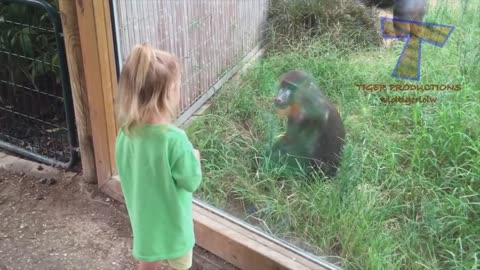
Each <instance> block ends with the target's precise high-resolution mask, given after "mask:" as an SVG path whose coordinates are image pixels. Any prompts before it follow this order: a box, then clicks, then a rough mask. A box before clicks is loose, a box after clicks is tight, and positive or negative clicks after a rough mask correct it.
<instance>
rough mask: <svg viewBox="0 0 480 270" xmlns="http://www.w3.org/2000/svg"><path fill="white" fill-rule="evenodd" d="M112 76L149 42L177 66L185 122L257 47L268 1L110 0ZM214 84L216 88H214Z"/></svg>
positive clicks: (182, 118)
mask: <svg viewBox="0 0 480 270" xmlns="http://www.w3.org/2000/svg"><path fill="white" fill-rule="evenodd" d="M111 3H112V5H111V6H112V9H113V12H112V13H113V17H114V36H115V37H114V38H115V40H116V52H117V55H116V61H117V72H118V70H120V69H121V67H122V63H123V62H124V61H125V58H126V56H127V54H128V53H129V51H130V50H131V49H132V47H133V46H134V45H136V44H138V43H144V42H148V43H150V44H151V45H153V46H154V47H157V48H160V49H163V50H166V51H169V52H172V53H173V54H175V55H176V56H177V57H178V58H179V60H180V63H181V66H182V86H181V89H182V96H181V105H180V109H181V114H180V116H179V118H178V119H177V124H182V123H183V122H185V121H186V120H187V119H188V118H189V117H190V116H191V115H192V114H193V113H194V112H195V111H196V110H197V109H199V108H200V106H202V104H204V103H205V102H206V101H207V99H208V98H209V97H210V96H211V95H212V94H213V93H214V92H215V91H216V90H217V89H218V88H219V87H220V86H221V84H222V83H223V82H224V80H227V79H228V78H229V77H230V76H231V75H232V74H233V73H234V72H235V71H236V70H238V68H239V67H241V66H242V63H240V62H241V61H242V59H244V60H247V59H248V58H250V57H251V56H252V55H253V54H254V53H255V52H256V51H258V49H259V48H260V43H261V41H262V36H263V35H262V30H263V26H264V22H265V20H266V16H267V11H268V7H269V0H111ZM216 83H217V84H216Z"/></svg>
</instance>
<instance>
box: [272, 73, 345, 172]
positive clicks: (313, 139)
mask: <svg viewBox="0 0 480 270" xmlns="http://www.w3.org/2000/svg"><path fill="white" fill-rule="evenodd" d="M279 81H280V85H279V90H278V93H277V96H276V99H275V106H276V108H277V109H278V110H284V111H285V110H286V111H287V116H288V119H287V131H286V134H285V135H283V136H282V137H281V138H280V139H279V140H278V141H277V142H276V143H275V144H274V145H273V147H272V151H273V155H274V158H275V159H278V158H282V157H284V156H289V157H288V158H287V160H288V163H290V164H291V163H292V161H294V163H296V164H298V165H300V166H301V167H303V168H306V167H310V168H314V169H319V170H320V171H322V172H323V173H324V174H325V175H326V176H330V177H333V176H335V175H336V174H337V168H338V166H339V163H340V160H341V154H342V152H343V145H344V141H345V129H344V126H343V121H342V119H341V117H340V114H339V113H338V111H337V109H336V108H335V106H334V105H333V104H332V103H331V102H330V101H329V100H328V98H327V97H326V96H325V95H323V93H322V92H321V90H320V88H319V87H318V86H317V84H316V83H315V81H314V79H313V78H312V76H311V75H309V74H307V73H306V72H304V71H301V70H294V71H290V72H287V73H285V74H283V75H282V76H281V77H280V79H279ZM292 158H293V160H292Z"/></svg>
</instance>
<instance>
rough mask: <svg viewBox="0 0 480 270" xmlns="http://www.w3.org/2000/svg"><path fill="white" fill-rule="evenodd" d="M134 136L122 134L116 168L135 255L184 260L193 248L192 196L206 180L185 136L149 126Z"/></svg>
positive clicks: (173, 129)
mask: <svg viewBox="0 0 480 270" xmlns="http://www.w3.org/2000/svg"><path fill="white" fill-rule="evenodd" d="M137 131H138V132H137V134H135V135H134V136H127V135H126V134H125V133H124V132H123V131H122V130H120V132H119V134H118V136H117V141H116V149H115V150H116V153H115V158H116V164H117V170H118V175H119V177H120V181H121V185H122V190H123V195H124V198H125V204H126V206H127V210H128V214H129V217H130V223H131V227H132V231H133V256H134V257H135V258H136V259H138V260H142V261H157V260H166V259H172V258H176V257H180V256H182V255H184V254H185V253H186V252H188V251H189V250H190V249H191V248H193V246H194V244H195V237H194V230H193V217H192V193H193V192H194V191H195V190H196V189H197V188H198V186H199V185H200V183H201V181H202V172H201V169H200V165H199V163H198V161H197V160H196V158H195V155H194V149H193V146H192V144H191V142H190V141H189V139H188V138H187V136H186V134H185V132H184V131H183V130H181V129H179V128H177V127H175V126H173V125H166V124H165V125H161V124H159V125H145V126H144V127H142V128H139V129H138V130H137Z"/></svg>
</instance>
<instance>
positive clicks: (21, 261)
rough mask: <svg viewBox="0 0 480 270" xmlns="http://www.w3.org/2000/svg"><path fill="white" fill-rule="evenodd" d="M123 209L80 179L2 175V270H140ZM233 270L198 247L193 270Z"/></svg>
mask: <svg viewBox="0 0 480 270" xmlns="http://www.w3.org/2000/svg"><path fill="white" fill-rule="evenodd" d="M131 242H132V233H131V230H130V224H129V221H128V216H127V212H126V209H125V206H124V205H122V204H120V203H118V202H115V201H113V200H111V199H109V198H108V197H106V196H105V195H103V194H102V193H100V192H99V191H98V190H97V189H96V186H94V185H89V184H85V183H84V182H82V181H81V180H80V178H79V177H73V178H72V177H62V176H59V177H55V178H35V177H32V176H27V175H25V174H17V173H13V172H10V171H5V170H0V270H6V269H21V270H28V269H46V270H47V269H48V270H50V269H52V270H53V269H61V270H64V269H65V270H66V269H89V270H93V269H102V270H110V269H111V270H113V269H115V270H117V269H122V270H123V269H136V262H135V260H134V259H133V258H132V256H131ZM200 269H205V270H210V269H211V270H220V269H228V270H234V269H236V268H235V267H233V266H231V265H229V264H226V263H225V262H224V261H222V260H221V259H219V258H218V257H215V256H214V255H212V254H210V253H208V252H207V251H205V250H202V249H201V248H199V247H196V248H195V253H194V265H193V267H192V270H200Z"/></svg>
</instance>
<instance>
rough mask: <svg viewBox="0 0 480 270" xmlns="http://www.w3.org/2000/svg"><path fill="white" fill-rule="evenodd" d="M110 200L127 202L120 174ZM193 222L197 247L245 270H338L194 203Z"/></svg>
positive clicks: (111, 188) (109, 184)
mask: <svg viewBox="0 0 480 270" xmlns="http://www.w3.org/2000/svg"><path fill="white" fill-rule="evenodd" d="M102 191H103V192H104V193H106V194H107V195H109V196H110V197H111V198H113V199H115V200H117V201H119V202H122V203H124V199H123V195H122V188H121V185H120V180H119V177H118V175H115V176H113V177H112V178H111V179H110V180H109V181H108V182H107V183H106V184H105V185H104V186H103V188H102ZM193 219H194V224H195V237H196V243H197V245H198V246H200V247H202V248H204V249H205V250H208V251H209V252H211V253H213V254H214V255H216V256H218V257H220V258H222V259H223V260H225V261H226V262H229V263H231V264H232V265H234V266H236V267H238V268H240V269H244V270H257V269H258V270H326V269H337V268H336V267H334V266H330V264H328V263H324V264H319V263H316V262H314V261H312V260H309V259H307V258H306V257H304V256H302V255H300V254H298V253H295V252H292V251H290V250H289V249H287V248H286V247H284V246H283V245H280V244H279V243H277V242H274V241H271V240H270V239H267V238H265V237H262V236H261V235H260V234H258V233H255V232H254V231H252V230H248V229H245V228H244V227H242V226H240V225H239V224H237V223H235V222H233V221H231V220H229V219H226V218H225V217H223V216H222V215H221V214H218V213H213V212H212V211H210V210H208V209H206V208H205V207H203V206H202V205H200V204H199V203H198V202H196V201H194V205H193Z"/></svg>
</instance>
